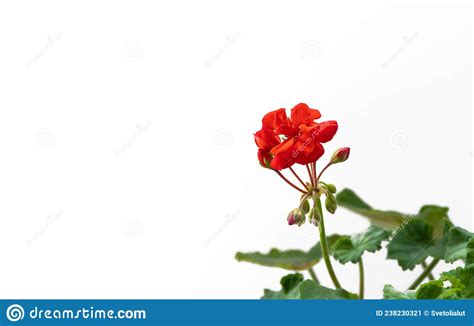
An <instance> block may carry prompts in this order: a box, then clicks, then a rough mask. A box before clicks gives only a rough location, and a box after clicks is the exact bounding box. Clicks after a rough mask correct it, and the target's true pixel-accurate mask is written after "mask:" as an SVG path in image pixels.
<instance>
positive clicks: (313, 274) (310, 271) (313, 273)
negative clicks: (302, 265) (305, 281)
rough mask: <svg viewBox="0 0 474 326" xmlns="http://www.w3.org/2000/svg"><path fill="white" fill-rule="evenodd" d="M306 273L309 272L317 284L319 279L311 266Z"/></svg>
mask: <svg viewBox="0 0 474 326" xmlns="http://www.w3.org/2000/svg"><path fill="white" fill-rule="evenodd" d="M308 273H309V275H310V276H311V278H312V279H313V281H315V282H316V283H318V284H319V279H318V277H317V276H316V273H315V272H314V269H313V268H312V267H310V268H309V269H308Z"/></svg>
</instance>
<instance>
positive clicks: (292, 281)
mask: <svg viewBox="0 0 474 326" xmlns="http://www.w3.org/2000/svg"><path fill="white" fill-rule="evenodd" d="M303 280H304V277H303V275H302V274H300V273H295V274H288V275H286V276H283V277H282V278H281V280H280V284H281V287H282V289H281V290H280V291H272V290H268V289H265V290H263V297H262V299H299V297H300V291H299V287H298V285H299V284H300V283H301V282H303Z"/></svg>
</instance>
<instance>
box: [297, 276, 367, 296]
mask: <svg viewBox="0 0 474 326" xmlns="http://www.w3.org/2000/svg"><path fill="white" fill-rule="evenodd" d="M299 289H300V299H358V298H359V297H358V296H357V295H356V294H354V293H350V292H347V291H346V290H343V289H336V290H333V289H330V288H327V287H325V286H322V285H320V284H317V283H315V282H314V281H312V280H306V281H304V282H302V283H301V284H300V285H299Z"/></svg>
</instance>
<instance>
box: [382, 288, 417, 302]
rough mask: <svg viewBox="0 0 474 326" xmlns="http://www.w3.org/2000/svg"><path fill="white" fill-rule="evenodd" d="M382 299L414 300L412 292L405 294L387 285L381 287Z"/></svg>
mask: <svg viewBox="0 0 474 326" xmlns="http://www.w3.org/2000/svg"><path fill="white" fill-rule="evenodd" d="M383 298H384V299H393V300H410V299H415V298H416V297H415V292H414V291H407V292H406V293H404V292H400V291H398V290H396V289H395V288H394V287H393V286H392V285H390V284H387V285H385V286H384V287H383Z"/></svg>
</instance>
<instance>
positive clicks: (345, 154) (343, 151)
mask: <svg viewBox="0 0 474 326" xmlns="http://www.w3.org/2000/svg"><path fill="white" fill-rule="evenodd" d="M350 152H351V149H350V148H349V147H342V148H339V149H338V150H337V151H335V152H334V154H332V157H331V163H332V164H335V163H341V162H344V161H345V160H347V159H348V158H349V153H350Z"/></svg>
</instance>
